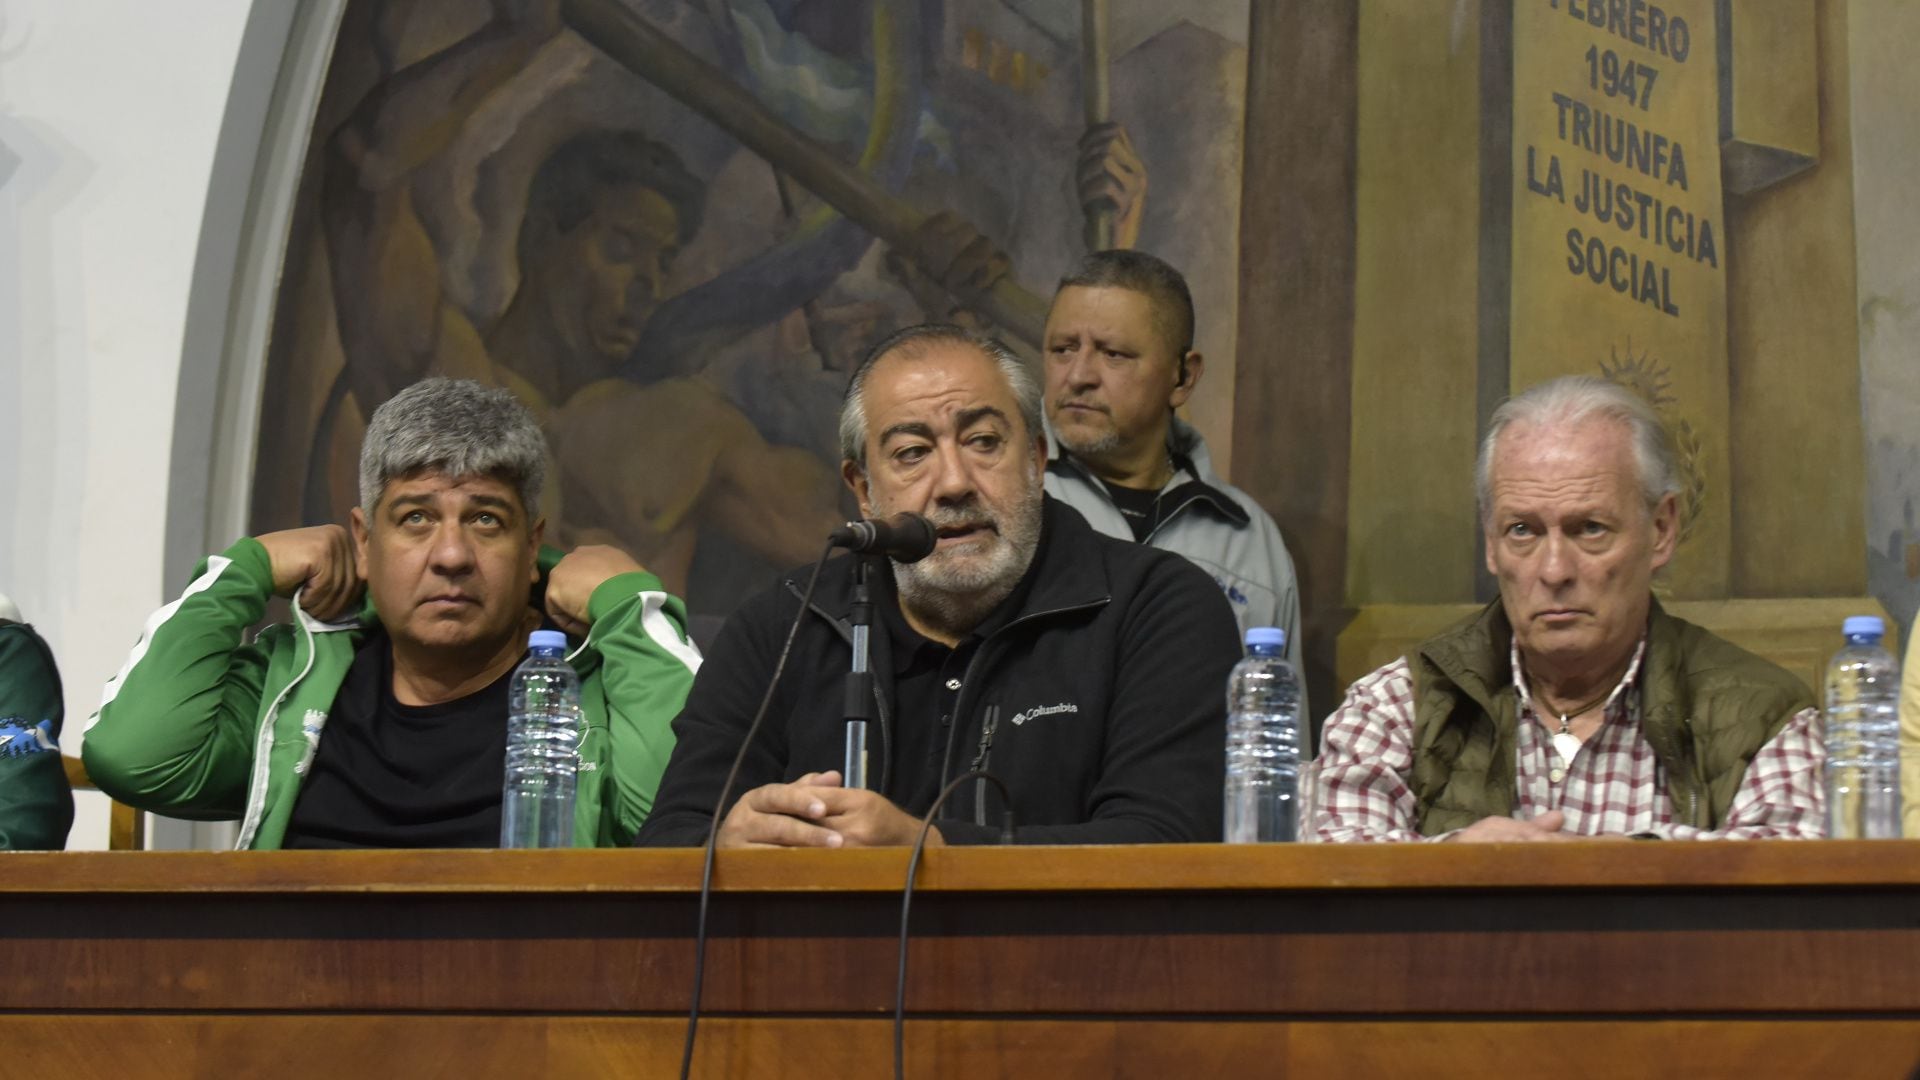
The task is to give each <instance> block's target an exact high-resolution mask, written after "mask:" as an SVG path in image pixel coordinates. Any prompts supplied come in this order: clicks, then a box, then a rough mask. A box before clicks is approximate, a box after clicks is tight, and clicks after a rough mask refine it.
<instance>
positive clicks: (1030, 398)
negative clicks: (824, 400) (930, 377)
mask: <svg viewBox="0 0 1920 1080" xmlns="http://www.w3.org/2000/svg"><path fill="white" fill-rule="evenodd" d="M934 345H965V346H969V347H971V348H974V349H978V350H979V351H980V352H981V353H983V354H984V355H985V356H986V357H987V359H989V360H992V361H993V363H994V366H995V367H998V368H999V369H1000V375H1001V377H1002V378H1005V379H1006V380H1007V389H1009V390H1011V391H1013V400H1014V401H1015V402H1016V403H1017V404H1018V405H1019V407H1020V420H1021V422H1022V423H1024V424H1026V426H1027V435H1028V437H1032V436H1035V435H1038V434H1039V433H1040V431H1041V427H1040V382H1039V380H1037V379H1035V378H1034V377H1033V372H1032V370H1030V369H1029V368H1028V367H1027V364H1026V361H1024V360H1022V359H1020V357H1019V355H1018V354H1017V353H1015V352H1014V351H1013V350H1012V349H1009V348H1007V346H1006V345H1005V344H1004V343H1002V342H1001V341H1000V339H998V338H995V337H991V336H989V335H987V334H982V333H980V332H979V331H977V330H969V329H967V328H966V327H963V326H954V325H952V324H949V323H922V324H921V325H919V326H909V327H907V328H906V329H905V330H897V331H895V332H893V333H892V334H889V335H887V337H886V338H885V339H883V340H882V341H881V342H880V343H879V344H878V345H875V346H874V347H873V348H871V349H868V350H867V354H866V355H865V356H864V357H861V359H860V363H859V364H858V365H857V366H856V367H855V368H854V369H853V377H852V378H851V379H849V380H847V396H846V398H845V400H844V401H842V402H841V405H840V457H841V459H842V460H844V461H851V462H853V463H854V464H855V465H858V466H859V467H860V468H862V469H865V468H866V467H867V394H866V391H867V374H868V373H869V372H871V371H872V370H873V366H874V365H875V364H877V363H879V362H880V361H881V360H883V359H885V358H886V357H888V356H890V355H892V354H894V353H904V354H905V357H904V358H905V359H908V360H916V359H919V358H920V357H921V356H922V355H924V354H925V352H926V350H927V349H928V348H930V347H932V346H934Z"/></svg>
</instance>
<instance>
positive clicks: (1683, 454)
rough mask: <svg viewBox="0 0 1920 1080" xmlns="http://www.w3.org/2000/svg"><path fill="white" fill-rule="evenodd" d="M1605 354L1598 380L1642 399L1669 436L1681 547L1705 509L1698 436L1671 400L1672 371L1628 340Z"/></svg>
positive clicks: (1703, 474)
mask: <svg viewBox="0 0 1920 1080" xmlns="http://www.w3.org/2000/svg"><path fill="white" fill-rule="evenodd" d="M1609 351H1610V353H1611V358H1610V359H1608V360H1602V361H1600V374H1601V376H1602V377H1603V378H1605V379H1606V380H1607V381H1609V382H1612V383H1615V384H1617V385H1619V386H1624V387H1626V388H1627V389H1629V390H1631V391H1633V392H1634V393H1636V394H1638V395H1640V397H1642V398H1644V399H1645V400H1646V402H1647V404H1649V405H1651V406H1653V409H1654V411H1655V412H1656V413H1659V414H1660V419H1661V420H1662V421H1664V422H1665V423H1666V425H1667V431H1668V432H1669V433H1670V434H1671V435H1672V436H1673V445H1674V452H1675V455H1676V456H1677V457H1678V459H1679V462H1678V464H1679V467H1680V543H1682V544H1684V543H1686V542H1687V540H1688V539H1689V538H1690V537H1691V536H1692V535H1693V531H1694V525H1695V524H1696V523H1697V522H1698V521H1699V520H1700V518H1701V515H1702V513H1704V512H1705V510H1706V507H1707V472H1706V467H1705V465H1704V463H1703V462H1702V461H1701V455H1702V453H1703V446H1702V444H1701V440H1700V433H1699V431H1697V430H1696V429H1695V428H1694V426H1693V421H1691V420H1689V419H1687V418H1686V417H1685V416H1682V415H1681V414H1680V410H1679V401H1678V399H1676V398H1675V397H1674V396H1673V380H1672V378H1671V373H1672V368H1670V367H1669V366H1668V365H1666V364H1664V363H1662V362H1661V361H1659V360H1658V359H1655V358H1654V356H1653V350H1652V349H1645V348H1643V349H1640V350H1639V351H1638V352H1636V351H1635V350H1634V347H1633V340H1632V339H1631V338H1629V339H1627V344H1626V346H1625V348H1624V350H1622V349H1621V348H1620V347H1614V348H1612V349H1611V350H1609ZM1623 351H1624V355H1623Z"/></svg>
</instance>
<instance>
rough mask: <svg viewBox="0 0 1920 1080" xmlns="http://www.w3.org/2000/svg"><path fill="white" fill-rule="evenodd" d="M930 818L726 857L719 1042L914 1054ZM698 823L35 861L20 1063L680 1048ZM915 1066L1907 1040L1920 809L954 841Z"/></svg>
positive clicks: (874, 1064)
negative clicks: (1876, 836)
mask: <svg viewBox="0 0 1920 1080" xmlns="http://www.w3.org/2000/svg"><path fill="white" fill-rule="evenodd" d="M905 864H906V853H905V852H904V851H901V850H888V851H833V852H826V851H821V852H784V851H772V852H737V853H727V854H725V855H723V856H722V857H721V859H720V861H719V865H718V868H717V871H716V881H717V883H718V886H719V888H718V891H717V892H716V895H715V898H714V902H713V908H712V914H711V929H712V940H711V941H710V943H709V945H708V968H707V990H706V1009H707V1010H708V1014H707V1017H706V1018H705V1019H703V1021H702V1025H701V1040H700V1053H699V1056H698V1058H697V1063H696V1070H695V1072H696V1075H700V1076H752V1077H761V1076H808V1077H827V1076H831V1077H839V1076H850V1077H851V1076H876V1077H878V1076H886V1075H889V1074H890V1070H891V1058H890V1028H889V1025H888V1023H887V1017H888V1016H889V1015H890V1010H891V1007H892V997H893V987H894V971H895V963H896V947H897V937H896V935H897V933H898V919H899V888H900V885H901V881H902V878H903V876H904V873H905ZM698 882H699V853H698V852H695V851H664V852H655V851H567V852H344V853H307V852H297V853H296V852H286V853H139V852H124V853H122V852H113V853H105V852H103V853H71V854H29V853H21V854H11V855H7V856H5V857H4V858H0V1020H3V1021H4V1023H5V1025H6V1029H7V1033H8V1039H7V1042H6V1045H5V1047H4V1050H3V1051H0V1075H7V1076H10V1075H16V1074H17V1075H36V1076H61V1077H94V1076H99V1077H112V1078H114V1080H124V1078H127V1077H148V1076H156V1077H172V1076H182V1077H186V1076H222V1077H224V1076H234V1077H245V1076H254V1075H274V1076H352V1077H364V1078H371V1077H381V1076H453V1077H460V1078H462V1080H470V1078H474V1077H483V1076H494V1075H513V1076H592V1075H607V1076H659V1075H673V1073H674V1072H675V1070H676V1069H677V1067H678V1062H679V1054H680V1040H681V1035H682V1031H683V1027H684V1011H685V1009H686V1005H687V1000H688V994H689V988H690V986H691V982H692V960H693V956H692V948H691V945H692V936H693V931H694V914H695V912H694V905H695V897H696V895H697V889H698ZM913 906H914V921H913V942H912V960H911V969H910V973H909V980H908V991H907V992H908V1009H909V1013H910V1018H909V1023H908V1071H909V1074H910V1075H914V1076H942V1077H944V1076H953V1077H968V1078H977V1077H983V1076H1047V1077H1056V1076H1057V1077H1080V1076H1087V1077H1111V1076H1285V1075H1300V1076H1328V1075H1362V1076H1366V1075H1422V1076H1447V1075H1462V1076H1465V1075H1473V1076H1480V1077H1484V1076H1485V1075H1486V1071H1487V1069H1489V1068H1490V1067H1491V1068H1502V1069H1505V1070H1507V1071H1509V1072H1513V1073H1515V1074H1516V1075H1549V1074H1550V1075H1556V1076H1581V1075H1595V1076H1599V1075H1610V1076H1618V1075H1688V1076H1721V1075H1725V1076H1747V1077H1752V1076H1775V1075H1799V1074H1808V1073H1811V1074H1823V1075H1889V1076H1904V1075H1906V1072H1907V1071H1908V1070H1910V1069H1912V1068H1913V1066H1914V1065H1915V1064H1916V1063H1920V842H1910V841H1880V842H1871V841H1869V842H1824V843H1787V842H1774V843H1747V844H1738V843H1719V844H1681V843H1666V844H1662V843H1597V842H1592V843H1572V844H1564V845H1562V844H1535V845H1500V846H1489V847H1482V848H1475V847H1454V846H1447V847H1334V846H1325V845H1299V846H1296V845H1286V846H1265V847H1224V846H1198V845H1197V846H1171V847H1137V848H1030V849H946V850H940V851H935V852H930V853H929V854H928V856H927V858H926V861H925V863H924V864H923V867H922V878H921V883H920V886H919V888H918V889H916V892H915V898H914V904H913Z"/></svg>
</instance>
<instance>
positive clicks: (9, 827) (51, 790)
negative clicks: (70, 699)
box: [0, 620, 73, 851]
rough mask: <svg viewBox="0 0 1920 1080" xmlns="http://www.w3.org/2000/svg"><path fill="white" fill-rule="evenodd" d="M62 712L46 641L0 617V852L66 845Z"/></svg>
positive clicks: (68, 797)
mask: <svg viewBox="0 0 1920 1080" xmlns="http://www.w3.org/2000/svg"><path fill="white" fill-rule="evenodd" d="M65 715H66V706H65V704H64V703H63V701H62V698H61V695H60V671H59V669H57V668H55V667H54V666H53V653H52V652H51V651H50V650H49V649H48V648H47V643H46V642H45V641H42V640H41V639H40V635H39V634H36V633H34V632H33V627H31V626H28V625H27V624H25V623H17V622H10V621H7V620H0V851H6V850H9V849H15V850H18V849H30V848H42V849H52V850H55V851H57V850H59V849H60V848H63V847H65V846H67V830H68V829H71V828H72V827H73V790H72V789H71V788H69V787H68V786H67V770H66V769H64V768H63V767H61V764H60V720H61V718H62V717H63V716H65Z"/></svg>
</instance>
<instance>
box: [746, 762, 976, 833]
mask: <svg viewBox="0 0 1920 1080" xmlns="http://www.w3.org/2000/svg"><path fill="white" fill-rule="evenodd" d="M919 835H920V821H919V819H918V818H915V817H913V816H912V815H911V814H908V813H907V812H906V811H904V810H902V809H900V808H899V807H897V806H895V805H893V803H891V802H889V801H887V799H886V798H885V797H884V796H881V795H879V794H877V793H875V792H872V791H866V790H863V789H860V788H851V789H849V788H845V787H842V786H840V773H839V771H838V770H834V771H832V772H824V773H808V774H807V775H805V776H802V777H800V778H799V779H798V780H795V781H793V782H792V783H788V784H766V785H763V786H761V787H757V788H754V789H753V790H752V791H749V792H747V793H746V794H745V795H743V796H741V798H740V801H739V802H737V803H734V804H733V809H732V810H730V811H728V812H727V817H726V820H725V821H723V822H721V824H720V835H719V836H718V838H717V840H716V843H718V845H719V846H720V847H897V846H902V845H906V844H911V843H913V841H914V839H915V838H916V837H918V836H919ZM945 842H946V841H945V840H944V839H943V838H942V837H941V836H940V830H939V829H938V828H937V827H936V828H934V829H932V830H930V831H929V832H928V833H927V846H928V847H941V846H943V845H944V844H945Z"/></svg>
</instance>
